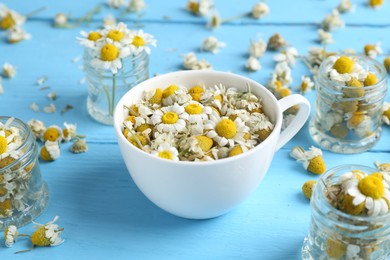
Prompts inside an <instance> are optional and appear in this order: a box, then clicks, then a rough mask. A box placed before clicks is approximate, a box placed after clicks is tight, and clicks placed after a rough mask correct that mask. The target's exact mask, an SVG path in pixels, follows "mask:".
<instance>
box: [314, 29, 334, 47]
mask: <svg viewBox="0 0 390 260" xmlns="http://www.w3.org/2000/svg"><path fill="white" fill-rule="evenodd" d="M317 32H318V39H319V41H320V43H321V44H322V45H326V44H330V43H334V40H333V38H332V34H331V33H330V32H327V31H325V30H324V29H318V31H317Z"/></svg>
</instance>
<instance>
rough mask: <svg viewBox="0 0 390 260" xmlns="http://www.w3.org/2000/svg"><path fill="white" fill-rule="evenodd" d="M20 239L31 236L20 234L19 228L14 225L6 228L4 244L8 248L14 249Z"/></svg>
mask: <svg viewBox="0 0 390 260" xmlns="http://www.w3.org/2000/svg"><path fill="white" fill-rule="evenodd" d="M18 237H30V235H27V234H21V233H19V232H18V228H17V227H16V226H14V225H9V226H7V227H6V228H5V230H4V244H5V246H6V247H12V246H13V245H14V243H15V242H16V240H17V239H18Z"/></svg>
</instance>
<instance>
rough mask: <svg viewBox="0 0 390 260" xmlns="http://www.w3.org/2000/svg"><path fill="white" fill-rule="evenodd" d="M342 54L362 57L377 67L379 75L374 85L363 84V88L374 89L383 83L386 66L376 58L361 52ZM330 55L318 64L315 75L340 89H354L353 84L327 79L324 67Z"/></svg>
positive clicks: (385, 76)
mask: <svg viewBox="0 0 390 260" xmlns="http://www.w3.org/2000/svg"><path fill="white" fill-rule="evenodd" d="M342 56H347V57H352V58H358V59H363V60H366V61H368V62H369V63H372V64H373V65H374V66H375V67H376V68H378V70H377V72H378V76H380V77H379V80H378V81H377V83H375V84H374V85H371V86H364V89H365V90H372V89H375V88H377V87H378V86H381V85H382V84H383V82H385V81H386V80H387V71H386V68H385V67H384V66H383V65H382V64H381V63H380V62H379V61H377V60H376V59H373V58H371V57H368V56H365V55H362V54H343V55H342ZM332 57H334V55H332V56H329V57H328V58H326V59H325V60H324V61H323V62H322V63H321V65H320V67H319V69H318V73H317V75H318V76H319V77H321V79H323V80H325V82H326V83H329V84H332V85H335V86H337V87H339V88H340V89H342V90H343V89H354V88H355V87H353V86H345V85H342V84H340V83H338V82H335V81H333V80H331V79H329V77H328V76H327V72H326V71H325V68H326V67H327V65H328V63H329V62H330V61H331V60H332ZM383 85H386V84H383Z"/></svg>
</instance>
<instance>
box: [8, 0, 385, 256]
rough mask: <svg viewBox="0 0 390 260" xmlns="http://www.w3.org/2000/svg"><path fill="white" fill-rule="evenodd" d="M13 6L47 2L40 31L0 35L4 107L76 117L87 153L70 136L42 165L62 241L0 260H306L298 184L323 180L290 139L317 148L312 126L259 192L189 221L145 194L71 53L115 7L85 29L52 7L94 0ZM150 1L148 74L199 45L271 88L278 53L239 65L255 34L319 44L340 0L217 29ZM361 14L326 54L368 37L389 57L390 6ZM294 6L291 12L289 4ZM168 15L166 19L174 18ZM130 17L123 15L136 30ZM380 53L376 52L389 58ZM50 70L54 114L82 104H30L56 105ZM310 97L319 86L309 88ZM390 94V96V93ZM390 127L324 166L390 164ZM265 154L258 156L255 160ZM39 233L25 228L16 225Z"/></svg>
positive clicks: (299, 70)
mask: <svg viewBox="0 0 390 260" xmlns="http://www.w3.org/2000/svg"><path fill="white" fill-rule="evenodd" d="M3 2H4V3H5V4H7V5H8V6H9V7H10V8H13V9H15V10H17V11H19V12H21V13H28V12H29V11H31V10H34V9H36V8H38V7H41V6H47V7H48V9H47V10H46V11H44V12H42V13H39V14H38V15H36V16H34V17H32V18H31V19H29V21H28V22H27V23H26V24H25V26H24V28H25V29H26V30H27V31H28V32H29V33H31V34H32V35H33V38H32V39H31V40H28V41H25V42H22V43H19V44H14V45H10V44H6V43H5V33H4V32H1V33H0V65H2V64H3V63H4V62H10V63H11V64H14V65H16V67H17V69H18V70H17V76H16V77H15V78H14V79H11V80H8V79H4V80H3V85H4V93H3V94H2V95H0V111H1V112H0V114H1V115H8V116H15V117H18V118H21V119H22V120H25V121H28V120H30V119H32V118H36V119H40V120H43V121H44V122H45V123H46V124H47V125H51V124H62V123H63V122H64V121H67V122H69V123H77V125H78V130H79V131H78V132H80V133H81V134H86V135H87V142H88V144H89V151H88V153H85V154H79V155H74V154H71V153H70V152H69V151H68V149H69V144H64V145H63V146H62V147H61V152H62V154H61V157H60V158H59V159H58V160H57V161H55V162H52V163H45V162H42V163H41V171H42V175H43V178H44V180H45V181H46V182H47V183H48V185H49V190H50V202H49V206H48V208H47V210H46V211H45V212H44V213H43V214H42V215H41V216H40V217H39V218H38V219H37V221H38V222H41V223H44V222H46V221H49V220H51V219H52V218H53V217H54V216H55V215H59V216H60V220H59V224H60V225H61V226H63V227H64V228H65V231H64V233H63V236H64V238H65V240H66V242H65V243H64V244H63V245H61V246H59V247H53V248H37V249H34V250H33V251H32V252H29V253H26V254H21V255H14V252H16V251H18V250H22V249H25V248H28V247H29V246H30V244H29V242H28V240H26V239H23V238H21V239H20V240H19V241H18V242H17V243H16V244H15V246H14V247H13V248H11V249H7V248H5V247H4V246H3V245H1V246H0V257H1V259H8V258H9V257H12V259H42V258H44V259H71V258H74V259H85V258H87V257H88V258H89V259H107V258H110V257H113V258H116V259H128V258H132V259H140V258H144V259H300V249H301V244H302V240H303V238H304V236H305V235H306V233H307V231H308V227H309V221H310V207H309V203H308V201H307V200H306V199H305V198H304V196H303V195H302V194H301V191H300V190H301V186H302V184H303V183H304V182H305V181H306V180H309V179H317V178H318V176H313V175H311V174H309V173H306V172H305V171H304V170H303V168H302V166H301V165H299V164H297V163H296V162H295V161H294V160H292V159H291V158H289V156H288V153H289V151H290V149H291V148H292V147H293V146H295V145H302V146H305V147H308V146H309V145H310V144H313V142H312V140H311V138H310V136H309V134H308V130H307V125H306V126H305V127H304V128H303V129H302V130H301V131H300V132H299V134H298V135H297V136H296V137H295V138H294V139H293V140H292V141H290V142H289V143H288V144H287V145H286V146H285V147H284V148H282V149H281V150H280V151H279V152H278V153H276V154H275V157H274V161H273V163H272V165H271V167H270V169H269V172H268V173H267V175H266V177H265V179H264V181H263V182H262V183H261V184H260V186H259V188H258V189H257V190H256V191H255V192H254V194H253V195H252V196H250V197H249V198H248V199H247V200H246V201H245V202H244V203H242V205H240V206H239V207H238V208H237V209H235V210H233V211H232V212H230V213H229V214H227V215H224V216H222V217H219V218H215V219H210V220H203V221H194V220H187V219H182V218H178V217H175V216H172V215H170V214H168V213H165V212H164V211H162V210H160V209H159V208H157V207H156V206H154V205H153V204H152V203H151V202H150V201H149V200H148V199H146V197H145V196H143V194H142V193H141V192H140V191H139V190H138V188H137V187H136V186H135V184H134V182H133V181H132V179H131V178H130V176H129V174H128V172H127V170H126V167H125V165H124V163H123V160H122V158H121V155H120V153H119V148H118V145H117V142H116V138H115V135H114V131H113V129H112V127H109V126H103V125H100V124H98V123H96V122H94V121H93V120H92V119H90V118H89V117H88V115H87V111H86V107H85V103H86V95H87V90H86V85H80V84H79V80H80V79H81V78H82V77H83V73H82V71H80V70H79V68H78V67H79V66H80V65H81V63H80V62H79V63H73V62H72V59H73V58H75V57H78V56H81V54H82V48H81V47H80V46H78V44H77V42H76V40H75V37H76V36H78V35H79V31H80V30H93V29H94V28H97V27H99V26H100V25H101V21H102V17H104V15H106V14H108V13H112V14H114V15H116V14H119V12H120V11H116V10H112V9H108V8H107V7H104V8H103V11H102V13H101V14H99V15H97V16H96V18H95V19H94V21H93V22H92V23H91V24H89V25H82V26H80V27H78V28H75V29H69V30H64V29H55V28H53V27H52V26H51V22H52V19H53V16H54V15H55V14H56V13H57V12H64V13H71V14H72V15H74V16H75V17H79V16H81V15H83V14H85V13H86V12H87V11H88V10H90V9H92V8H93V7H94V6H95V5H96V4H98V3H99V2H98V1H93V0H88V1H87V0H84V1H79V2H78V3H77V5H76V4H75V2H74V1H44V0H36V1H33V2H26V1H22V0H7V1H3ZM146 2H147V4H148V8H147V10H146V11H145V13H144V15H143V16H142V17H141V19H140V21H139V23H141V24H142V25H143V27H144V30H146V31H147V32H149V33H151V34H153V35H155V37H156V38H157V39H158V47H157V48H155V49H153V50H152V56H151V63H150V73H151V75H153V74H155V73H158V74H161V73H166V72H170V71H176V70H180V69H182V68H181V64H182V60H181V56H180V55H181V54H183V53H187V52H190V51H194V52H196V54H197V55H198V56H199V57H200V58H206V59H207V60H208V61H210V62H211V63H212V64H213V67H214V69H217V70H222V71H231V72H235V73H238V74H241V75H244V76H247V77H250V78H252V79H254V80H256V81H258V82H260V83H263V84H266V82H267V81H268V79H269V76H270V73H271V72H272V70H273V67H274V62H273V60H272V57H273V55H274V54H275V53H272V52H267V53H266V55H265V56H264V57H263V58H261V63H262V66H263V69H262V70H260V71H258V72H254V73H249V72H247V71H245V69H244V65H245V61H246V58H247V49H248V45H249V41H250V39H255V38H258V37H262V38H263V39H265V40H266V39H268V37H269V36H270V35H272V34H273V33H275V32H279V33H280V34H282V35H283V36H284V38H285V39H286V40H287V41H288V42H289V44H291V45H292V46H294V47H296V48H297V49H298V51H299V52H300V53H301V54H305V53H306V52H307V50H308V48H309V47H310V46H313V45H317V46H318V43H317V42H316V38H317V34H316V30H317V24H318V23H319V22H320V21H321V20H322V18H323V17H324V16H325V15H326V14H327V13H329V12H330V11H331V10H332V8H333V7H335V6H336V5H337V4H338V1H313V0H302V1H294V2H293V4H292V2H291V1H287V0H285V1H268V2H269V5H270V7H271V13H270V15H269V16H268V17H266V18H264V19H263V20H260V21H256V20H252V19H250V18H243V19H240V20H238V21H234V22H231V23H228V24H224V25H223V26H222V27H221V28H219V29H217V30H215V31H211V30H209V29H207V28H206V27H205V23H206V19H204V18H200V17H194V16H192V15H190V14H188V13H187V12H185V11H184V6H185V4H186V1H184V0H183V1H156V0H154V1H151V0H150V1H146ZM215 2H216V7H217V10H218V11H219V14H220V15H221V16H222V17H230V16H234V15H237V14H241V13H245V12H247V11H249V10H250V8H251V7H252V5H253V4H254V3H256V1H254V0H251V1H233V0H229V1H222V0H220V1H215ZM353 2H354V4H355V5H356V10H355V12H354V13H351V14H346V15H343V16H342V18H343V19H344V20H345V21H346V22H347V27H346V28H345V29H340V30H336V31H335V32H334V33H333V36H334V39H335V41H336V43H335V44H332V45H330V46H329V49H330V50H335V51H337V50H340V49H345V48H354V49H356V50H358V51H360V52H361V51H362V49H363V46H364V45H365V44H367V43H376V42H378V41H380V42H382V46H383V49H384V52H385V54H386V55H389V54H390V53H389V51H390V34H389V33H388V32H389V28H390V23H389V22H388V18H387V17H388V14H389V12H390V4H389V3H386V4H385V5H384V6H383V7H382V8H381V9H380V10H372V9H369V8H367V7H366V6H365V4H364V3H365V1H353ZM286 6H288V8H286ZM166 16H169V18H170V19H167V17H166ZM132 18H134V15H129V16H128V17H127V18H126V19H127V20H126V21H127V22H128V24H129V26H131V25H132V24H133V21H132V20H131V19H132ZM210 35H214V36H216V37H218V38H219V40H221V41H223V42H226V43H227V47H226V48H224V49H222V50H221V52H220V53H219V54H217V55H213V54H209V53H201V52H199V47H200V45H201V43H202V40H203V39H204V38H205V37H207V36H210ZM383 58H384V55H382V56H380V57H378V59H379V60H383ZM308 73H309V72H308V70H307V69H306V68H305V66H304V65H303V64H302V63H301V62H298V64H297V66H296V67H295V68H294V69H293V77H294V84H293V85H295V86H298V85H299V84H300V77H301V75H303V74H308ZM43 75H46V76H48V79H49V80H48V81H47V82H46V83H45V85H48V86H50V87H51V88H50V91H55V92H56V93H57V94H58V96H59V97H58V100H56V101H54V103H55V104H56V106H57V108H58V110H61V109H62V108H63V107H64V106H65V105H66V104H72V105H73V106H74V107H75V109H73V110H70V111H68V112H67V113H65V114H64V115H60V113H59V111H58V112H56V113H54V114H46V113H43V112H39V113H35V112H33V111H32V110H31V109H29V105H30V104H31V103H32V102H36V103H37V104H38V105H39V106H40V107H41V108H43V106H45V105H48V104H49V103H50V101H49V100H48V99H47V97H46V95H47V93H48V91H40V90H39V86H37V85H36V80H37V79H38V78H40V77H41V76H43ZM307 98H308V99H309V100H310V102H311V103H312V105H314V99H315V92H311V93H309V94H307ZM387 100H389V95H388V96H387ZM389 143H390V129H389V127H384V131H383V135H382V138H381V141H380V142H379V143H378V144H377V145H376V146H375V147H374V148H373V149H371V150H370V151H369V152H366V153H362V154H357V155H340V154H333V153H330V152H326V151H325V152H324V159H325V160H326V162H327V166H328V168H331V167H334V166H337V165H340V164H344V163H354V162H359V163H361V164H363V165H368V166H373V162H374V161H375V160H379V161H381V162H384V161H387V162H389V161H390V156H389V152H390V145H389ZM259 160H261V158H259ZM32 231H33V225H32V224H30V225H28V226H25V227H23V228H21V232H23V233H29V232H32Z"/></svg>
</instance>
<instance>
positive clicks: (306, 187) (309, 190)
mask: <svg viewBox="0 0 390 260" xmlns="http://www.w3.org/2000/svg"><path fill="white" fill-rule="evenodd" d="M316 184H317V181H315V180H310V181H307V182H305V183H304V184H303V185H302V192H303V195H305V197H306V198H308V199H309V200H310V198H311V195H312V194H313V190H314V188H315V186H316Z"/></svg>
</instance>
